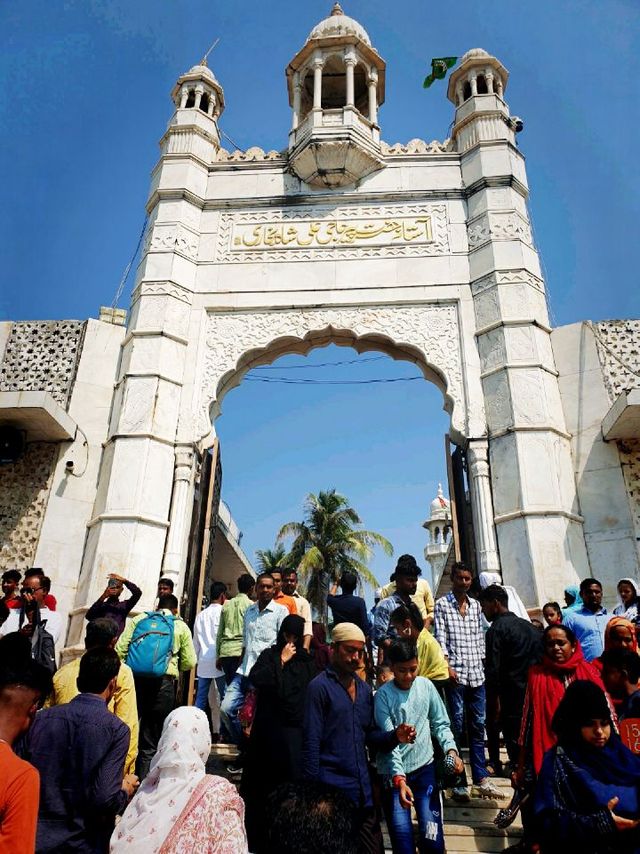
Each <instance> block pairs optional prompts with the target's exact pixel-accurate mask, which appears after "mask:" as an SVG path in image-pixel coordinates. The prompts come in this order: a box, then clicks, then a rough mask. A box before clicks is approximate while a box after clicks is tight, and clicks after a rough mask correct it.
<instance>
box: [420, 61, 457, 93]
mask: <svg viewBox="0 0 640 854" xmlns="http://www.w3.org/2000/svg"><path fill="white" fill-rule="evenodd" d="M457 61H458V57H457V56H438V57H437V58H436V59H432V60H431V74H430V75H429V76H428V77H425V79H424V83H423V84H422V85H423V86H424V88H425V89H428V88H429V86H431V84H432V83H433V82H435V81H436V80H444V78H445V77H446V76H447V71H448V70H449V69H450V68H453V66H454V65H455V64H456V62H457Z"/></svg>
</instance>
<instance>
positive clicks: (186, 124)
mask: <svg viewBox="0 0 640 854" xmlns="http://www.w3.org/2000/svg"><path fill="white" fill-rule="evenodd" d="M171 97H172V99H173V103H174V104H175V107H176V110H175V113H174V114H173V116H172V117H171V120H170V122H169V127H168V128H167V132H166V133H165V135H164V136H163V137H162V139H161V140H160V149H161V151H162V154H163V155H167V154H168V155H172V154H176V155H182V154H184V153H185V152H187V151H188V152H190V153H191V154H193V155H194V156H195V157H197V158H198V159H200V160H202V161H203V162H204V163H206V164H209V163H212V162H214V161H215V159H216V156H217V152H218V150H219V148H220V132H219V130H218V119H219V118H220V115H221V114H222V111H223V110H224V92H223V90H222V86H221V85H220V83H218V81H217V80H216V78H215V76H214V74H213V71H211V69H210V68H209V67H208V66H207V61H206V59H203V60H202V62H200V63H199V65H194V66H193V68H191V69H189V71H187V73H186V74H183V75H182V76H181V77H179V78H178V82H177V83H176V85H175V86H174V87H173V90H172V91H171Z"/></svg>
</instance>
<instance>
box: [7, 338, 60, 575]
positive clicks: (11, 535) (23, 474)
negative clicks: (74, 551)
mask: <svg viewBox="0 0 640 854" xmlns="http://www.w3.org/2000/svg"><path fill="white" fill-rule="evenodd" d="M16 325H20V324H16ZM57 450H58V449H57V446H56V445H55V444H52V443H48V442H31V443H29V444H28V445H27V449H26V451H25V453H24V455H23V456H22V457H21V458H20V459H19V460H18V461H17V462H15V463H10V464H4V465H3V466H2V478H1V480H0V569H1V570H5V569H25V568H27V567H29V566H33V560H34V557H35V553H36V549H37V547H38V539H39V537H40V529H41V527H42V521H43V519H44V513H45V510H46V507H47V501H48V499H49V490H50V487H51V477H52V475H53V469H54V465H55V458H56V453H57Z"/></svg>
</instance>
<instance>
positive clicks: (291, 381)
mask: <svg viewBox="0 0 640 854" xmlns="http://www.w3.org/2000/svg"><path fill="white" fill-rule="evenodd" d="M414 380H424V377H423V376H422V374H419V375H418V376H415V377H388V378H386V379H382V378H379V379H372V380H312V379H303V378H302V377H300V378H296V379H292V378H291V377H251V376H249V375H247V376H245V377H244V379H243V382H244V381H246V382H254V383H284V384H286V385H373V384H374V383H375V384H379V383H407V382H413V381H414Z"/></svg>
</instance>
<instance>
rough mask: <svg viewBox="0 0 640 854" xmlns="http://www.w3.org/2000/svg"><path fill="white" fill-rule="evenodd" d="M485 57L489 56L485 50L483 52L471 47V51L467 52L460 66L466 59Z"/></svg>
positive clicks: (478, 48) (479, 48)
mask: <svg viewBox="0 0 640 854" xmlns="http://www.w3.org/2000/svg"><path fill="white" fill-rule="evenodd" d="M485 56H491V54H490V53H487V51H486V50H483V49H482V48H481V47H472V48H471V50H468V51H467V52H466V53H465V55H464V56H463V57H462V59H461V60H460V65H462V64H463V63H464V62H466V61H467V60H468V59H482V58H484V57H485Z"/></svg>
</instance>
